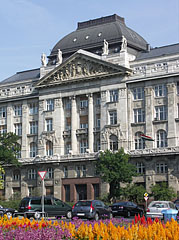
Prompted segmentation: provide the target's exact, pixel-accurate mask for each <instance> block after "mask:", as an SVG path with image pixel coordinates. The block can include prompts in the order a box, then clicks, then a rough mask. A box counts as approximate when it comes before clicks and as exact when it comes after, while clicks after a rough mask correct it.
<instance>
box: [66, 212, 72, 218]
mask: <svg viewBox="0 0 179 240" xmlns="http://www.w3.org/2000/svg"><path fill="white" fill-rule="evenodd" d="M66 217H67V218H68V219H71V218H72V212H71V211H68V212H67V215H66Z"/></svg>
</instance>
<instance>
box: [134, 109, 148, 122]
mask: <svg viewBox="0 0 179 240" xmlns="http://www.w3.org/2000/svg"><path fill="white" fill-rule="evenodd" d="M134 122H135V123H139V122H145V111H144V109H142V108H136V109H134Z"/></svg>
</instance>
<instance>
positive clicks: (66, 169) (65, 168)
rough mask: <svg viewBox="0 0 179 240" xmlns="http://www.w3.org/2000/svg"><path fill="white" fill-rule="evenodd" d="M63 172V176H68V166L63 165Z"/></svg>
mask: <svg viewBox="0 0 179 240" xmlns="http://www.w3.org/2000/svg"><path fill="white" fill-rule="evenodd" d="M63 172H64V178H68V167H67V166H65V167H64V168H63Z"/></svg>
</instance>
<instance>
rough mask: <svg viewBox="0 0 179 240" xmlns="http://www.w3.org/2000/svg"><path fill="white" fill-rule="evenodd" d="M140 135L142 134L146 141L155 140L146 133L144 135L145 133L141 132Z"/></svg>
mask: <svg viewBox="0 0 179 240" xmlns="http://www.w3.org/2000/svg"><path fill="white" fill-rule="evenodd" d="M140 136H141V138H142V139H144V140H146V141H154V139H153V138H151V137H149V136H146V135H144V134H141V135H140Z"/></svg>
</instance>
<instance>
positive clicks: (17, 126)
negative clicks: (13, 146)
mask: <svg viewBox="0 0 179 240" xmlns="http://www.w3.org/2000/svg"><path fill="white" fill-rule="evenodd" d="M14 132H15V134H16V135H18V136H22V123H16V124H14Z"/></svg>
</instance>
